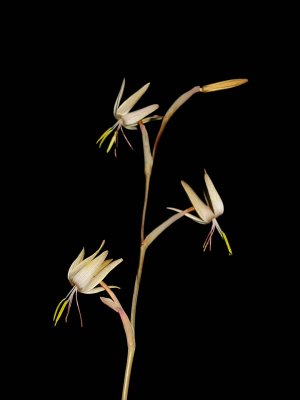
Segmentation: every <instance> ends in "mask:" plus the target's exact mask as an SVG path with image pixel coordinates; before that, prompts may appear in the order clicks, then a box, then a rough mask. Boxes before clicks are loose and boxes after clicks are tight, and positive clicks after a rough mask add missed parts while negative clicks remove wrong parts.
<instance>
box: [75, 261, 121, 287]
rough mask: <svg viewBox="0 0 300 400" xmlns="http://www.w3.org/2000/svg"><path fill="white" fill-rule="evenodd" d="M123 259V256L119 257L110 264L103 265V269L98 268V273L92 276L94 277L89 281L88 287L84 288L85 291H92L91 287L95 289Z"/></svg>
mask: <svg viewBox="0 0 300 400" xmlns="http://www.w3.org/2000/svg"><path fill="white" fill-rule="evenodd" d="M122 261H123V258H119V259H118V260H115V261H113V262H111V263H110V264H108V265H105V266H104V267H103V268H102V266H101V269H100V270H98V273H97V275H95V276H94V277H92V279H91V280H90V281H89V282H88V284H87V285H86V287H85V288H84V291H83V293H87V292H90V290H91V289H93V288H94V287H95V286H96V285H98V283H100V282H101V281H103V279H104V278H105V277H106V275H107V274H109V273H110V271H112V270H113V269H114V268H115V267H116V266H117V265H119V264H120V263H121V262H122Z"/></svg>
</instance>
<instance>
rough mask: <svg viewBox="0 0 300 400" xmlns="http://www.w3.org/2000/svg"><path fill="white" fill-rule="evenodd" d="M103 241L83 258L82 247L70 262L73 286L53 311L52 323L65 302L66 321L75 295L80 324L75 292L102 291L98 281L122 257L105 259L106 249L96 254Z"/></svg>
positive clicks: (69, 273)
mask: <svg viewBox="0 0 300 400" xmlns="http://www.w3.org/2000/svg"><path fill="white" fill-rule="evenodd" d="M104 243H105V241H104V240H103V242H102V243H101V246H100V247H99V249H98V250H97V251H95V253H94V254H92V255H91V256H89V257H87V258H84V255H85V250H84V248H83V249H82V251H81V252H80V253H79V255H78V256H77V258H76V259H75V260H74V261H73V263H72V264H71V266H70V268H69V271H68V280H69V282H70V284H71V285H72V286H73V287H72V289H71V290H70V292H69V293H68V294H67V296H66V297H64V298H63V299H62V300H61V301H60V302H59V304H58V306H57V307H56V310H55V312H54V316H53V321H54V325H56V324H57V322H58V320H59V319H60V317H61V315H62V313H63V311H64V309H65V307H66V305H67V304H69V306H68V311H67V315H66V318H65V320H66V321H67V318H68V315H69V311H70V308H71V305H72V300H73V297H74V295H75V297H76V304H77V308H78V312H79V316H80V321H81V326H82V325H83V324H82V317H81V313H80V309H79V304H78V299H77V293H78V292H80V293H84V294H94V293H99V292H101V291H103V290H104V289H103V287H102V286H99V284H100V282H102V281H103V279H104V278H105V277H106V275H107V274H108V273H109V272H110V271H111V270H113V269H114V268H115V267H116V266H117V265H118V264H120V263H121V262H122V261H123V259H122V258H119V259H118V260H115V261H113V260H112V259H108V260H106V257H107V255H108V251H107V250H106V251H103V252H102V253H101V254H99V255H98V253H99V252H100V250H101V249H102V247H103V245H104ZM109 287H111V288H116V287H117V286H109Z"/></svg>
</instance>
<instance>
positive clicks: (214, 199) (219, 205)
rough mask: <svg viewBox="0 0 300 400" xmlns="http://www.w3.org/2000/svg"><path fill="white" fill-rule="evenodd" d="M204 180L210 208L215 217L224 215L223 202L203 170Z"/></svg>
mask: <svg viewBox="0 0 300 400" xmlns="http://www.w3.org/2000/svg"><path fill="white" fill-rule="evenodd" d="M204 180H205V184H206V187H207V192H208V195H209V199H208V200H209V202H210V203H211V207H212V209H213V212H214V214H215V217H216V218H217V217H219V216H220V215H222V214H223V213H224V204H223V201H222V199H221V197H220V195H219V193H218V192H217V189H216V188H215V185H214V184H213V182H212V180H211V179H210V177H209V175H208V173H207V172H206V171H205V170H204Z"/></svg>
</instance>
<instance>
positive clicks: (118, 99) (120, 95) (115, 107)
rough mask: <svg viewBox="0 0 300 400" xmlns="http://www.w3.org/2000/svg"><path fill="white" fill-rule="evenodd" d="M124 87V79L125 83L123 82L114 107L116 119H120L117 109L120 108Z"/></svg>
mask: <svg viewBox="0 0 300 400" xmlns="http://www.w3.org/2000/svg"><path fill="white" fill-rule="evenodd" d="M124 87H125V78H124V79H123V81H122V84H121V88H120V91H119V93H118V97H117V99H116V101H115V105H114V117H115V118H116V119H118V118H117V109H118V108H119V104H120V101H121V98H122V96H123V92H124Z"/></svg>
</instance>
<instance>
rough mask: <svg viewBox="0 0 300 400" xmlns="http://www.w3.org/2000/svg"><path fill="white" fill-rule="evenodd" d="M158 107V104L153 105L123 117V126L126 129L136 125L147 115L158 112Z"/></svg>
mask: <svg viewBox="0 0 300 400" xmlns="http://www.w3.org/2000/svg"><path fill="white" fill-rule="evenodd" d="M158 107H159V105H158V104H151V105H150V106H147V107H144V108H141V109H139V110H136V111H133V112H131V113H129V114H126V115H124V116H123V117H122V122H123V126H124V127H125V128H126V127H127V126H130V125H132V124H136V123H137V122H138V121H141V120H142V119H143V118H145V117H146V116H147V115H149V114H151V113H152V112H153V111H155V110H157V109H158Z"/></svg>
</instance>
